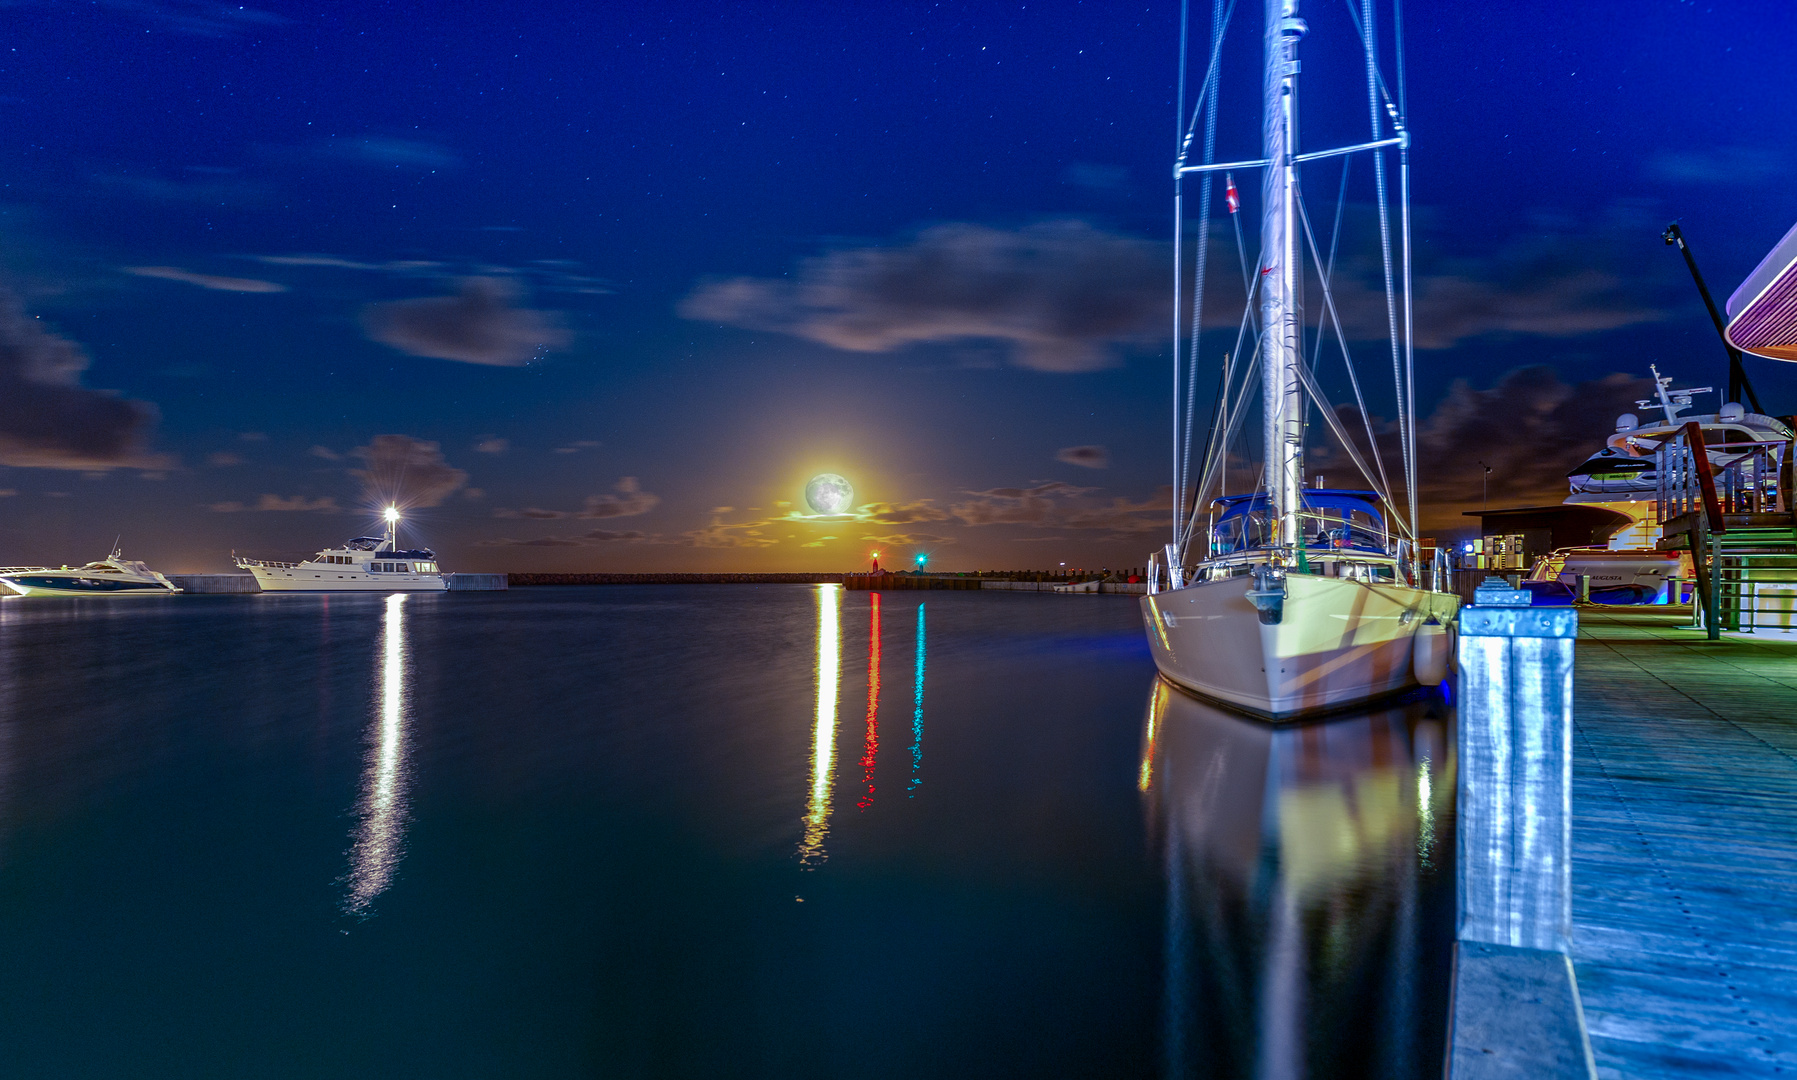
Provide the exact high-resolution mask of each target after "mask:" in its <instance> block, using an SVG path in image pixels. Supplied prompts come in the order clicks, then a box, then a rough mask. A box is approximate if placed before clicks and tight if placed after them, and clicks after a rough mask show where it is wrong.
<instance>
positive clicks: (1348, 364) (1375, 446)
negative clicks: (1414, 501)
mask: <svg viewBox="0 0 1797 1080" xmlns="http://www.w3.org/2000/svg"><path fill="white" fill-rule="evenodd" d="M1298 220H1299V221H1301V222H1302V223H1303V225H1304V239H1305V241H1306V242H1307V243H1308V244H1309V245H1310V257H1311V258H1312V259H1316V258H1317V238H1316V234H1315V233H1313V232H1312V231H1311V228H1310V211H1309V210H1308V209H1307V208H1306V207H1305V205H1304V197H1303V196H1302V195H1300V196H1299V197H1298ZM1317 262H1318V263H1321V262H1322V260H1321V259H1317ZM1321 282H1322V286H1323V311H1324V313H1325V314H1327V315H1328V316H1329V318H1330V320H1331V321H1332V322H1334V323H1335V338H1336V340H1337V341H1338V342H1340V343H1341V348H1342V367H1344V368H1346V369H1347V370H1348V385H1350V386H1352V387H1353V388H1354V404H1355V405H1356V406H1357V407H1359V409H1360V420H1361V423H1362V424H1364V425H1365V426H1366V444H1367V449H1368V451H1369V452H1370V453H1371V454H1372V455H1373V463H1374V464H1375V465H1377V466H1378V467H1379V480H1380V481H1381V482H1382V483H1383V485H1384V487H1385V490H1387V491H1390V490H1391V478H1390V477H1388V476H1387V475H1386V474H1385V456H1384V455H1383V454H1381V453H1379V440H1378V438H1377V437H1376V436H1374V434H1373V418H1372V413H1371V412H1369V411H1368V410H1367V407H1366V396H1365V395H1364V394H1362V393H1361V391H1360V377H1359V376H1358V375H1356V374H1355V373H1354V359H1353V356H1352V355H1351V354H1350V353H1349V352H1348V332H1347V329H1346V328H1345V327H1344V326H1342V319H1341V313H1340V312H1339V311H1337V310H1336V309H1335V290H1334V289H1332V288H1331V287H1330V285H1329V278H1328V277H1324V278H1322V279H1321ZM1368 479H1371V477H1368Z"/></svg>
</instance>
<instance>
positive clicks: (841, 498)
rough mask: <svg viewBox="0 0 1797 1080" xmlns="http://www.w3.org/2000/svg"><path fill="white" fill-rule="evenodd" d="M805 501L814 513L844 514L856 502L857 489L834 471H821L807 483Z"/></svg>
mask: <svg viewBox="0 0 1797 1080" xmlns="http://www.w3.org/2000/svg"><path fill="white" fill-rule="evenodd" d="M805 501H806V502H807V503H808V504H810V506H811V510H812V512H813V513H817V514H842V513H847V512H848V509H849V507H851V506H853V505H854V504H855V489H854V488H852V487H850V486H849V482H848V481H847V480H844V479H843V478H842V477H840V476H837V475H836V474H835V473H833V472H827V473H819V474H818V475H816V476H814V477H812V478H811V482H810V483H809V484H806V485H805Z"/></svg>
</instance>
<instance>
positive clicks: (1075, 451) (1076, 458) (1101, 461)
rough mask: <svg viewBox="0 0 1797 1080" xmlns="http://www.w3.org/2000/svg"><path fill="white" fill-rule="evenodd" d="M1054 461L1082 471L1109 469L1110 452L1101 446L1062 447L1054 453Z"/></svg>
mask: <svg viewBox="0 0 1797 1080" xmlns="http://www.w3.org/2000/svg"><path fill="white" fill-rule="evenodd" d="M1054 459H1055V460H1056V461H1064V462H1066V463H1067V464H1069V465H1078V466H1079V467H1081V468H1083V469H1108V468H1110V467H1111V452H1110V451H1109V450H1106V449H1105V448H1104V447H1102V446H1063V447H1062V448H1060V449H1059V450H1056V451H1055V452H1054Z"/></svg>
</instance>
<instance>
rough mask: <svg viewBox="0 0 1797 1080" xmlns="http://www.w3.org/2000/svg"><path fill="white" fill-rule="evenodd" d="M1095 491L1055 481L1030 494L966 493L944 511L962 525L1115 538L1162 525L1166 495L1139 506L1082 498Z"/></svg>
mask: <svg viewBox="0 0 1797 1080" xmlns="http://www.w3.org/2000/svg"><path fill="white" fill-rule="evenodd" d="M1097 490H1098V489H1097V488H1086V487H1075V486H1074V485H1072V484H1063V483H1060V482H1059V481H1056V482H1053V483H1047V484H1038V485H1036V486H1035V487H1032V488H992V489H991V490H989V491H970V492H968V494H969V495H972V496H974V497H973V498H972V499H969V500H967V501H966V502H960V503H956V504H955V505H954V506H952V507H950V508H949V509H950V510H951V511H952V512H953V514H954V515H955V517H957V518H959V519H960V520H961V521H962V523H963V524H967V525H975V526H981V525H1027V526H1033V527H1035V528H1042V529H1084V530H1093V531H1103V532H1108V533H1113V534H1118V535H1124V534H1133V533H1141V532H1149V531H1152V530H1154V529H1159V528H1163V527H1165V526H1166V525H1167V520H1166V519H1167V514H1168V512H1169V510H1170V509H1171V508H1172V501H1171V500H1172V490H1171V489H1163V490H1162V491H1161V492H1160V493H1159V494H1158V495H1157V496H1156V497H1154V498H1150V499H1145V500H1142V501H1140V502H1138V501H1134V500H1131V499H1126V498H1122V497H1120V496H1118V497H1113V498H1111V499H1109V500H1094V499H1089V498H1086V496H1088V495H1091V494H1092V493H1093V492H1095V491H1097Z"/></svg>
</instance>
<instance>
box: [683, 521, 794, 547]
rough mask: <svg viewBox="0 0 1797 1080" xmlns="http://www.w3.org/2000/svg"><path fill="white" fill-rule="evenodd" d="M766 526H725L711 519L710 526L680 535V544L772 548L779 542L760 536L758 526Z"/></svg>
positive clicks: (763, 523)
mask: <svg viewBox="0 0 1797 1080" xmlns="http://www.w3.org/2000/svg"><path fill="white" fill-rule="evenodd" d="M765 524H767V523H766V522H761V521H752V522H746V523H743V524H737V525H730V524H726V523H725V522H724V521H723V520H722V519H720V518H715V517H714V518H712V519H711V524H709V525H707V526H705V527H704V528H702V529H692V530H689V531H688V532H686V533H683V534H682V535H681V539H680V541H679V542H680V543H682V544H684V545H686V546H688V547H699V548H750V549H753V548H766V547H773V546H774V545H776V544H778V543H779V542H780V541H779V540H778V539H776V538H774V537H771V536H765V535H763V534H762V531H761V528H760V526H762V525H765Z"/></svg>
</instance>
